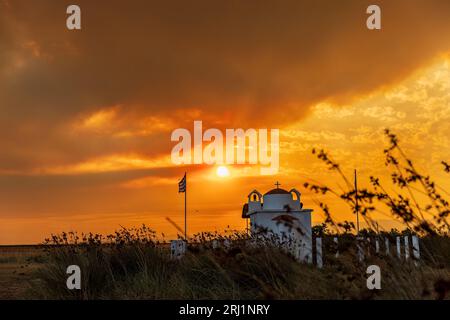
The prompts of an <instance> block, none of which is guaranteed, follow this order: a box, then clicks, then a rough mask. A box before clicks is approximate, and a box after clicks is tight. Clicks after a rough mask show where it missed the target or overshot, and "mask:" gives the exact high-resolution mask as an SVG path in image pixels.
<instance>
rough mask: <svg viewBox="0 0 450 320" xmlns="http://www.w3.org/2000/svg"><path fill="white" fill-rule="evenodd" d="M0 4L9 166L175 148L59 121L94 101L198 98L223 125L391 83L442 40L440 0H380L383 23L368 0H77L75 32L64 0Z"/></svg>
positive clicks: (441, 46) (265, 118)
mask: <svg viewBox="0 0 450 320" xmlns="http://www.w3.org/2000/svg"><path fill="white" fill-rule="evenodd" d="M1 3H2V4H1V6H2V8H1V11H0V12H1V13H0V17H1V21H0V25H1V27H2V28H1V29H0V40H1V41H0V47H1V51H0V58H1V60H0V84H1V86H0V101H1V109H2V113H1V115H0V125H1V128H2V129H1V131H2V138H1V139H0V143H1V147H2V151H3V152H5V153H4V154H2V156H1V157H0V161H2V166H3V168H4V169H8V168H10V169H11V168H13V167H15V166H18V167H21V166H32V165H33V163H35V164H36V163H41V162H47V163H51V162H70V161H72V162H76V161H82V160H84V159H87V158H90V157H93V156H95V155H101V154H108V153H120V152H130V151H134V152H141V153H149V154H156V153H163V152H167V150H169V149H170V142H169V140H168V139H167V137H168V135H167V133H165V134H162V133H160V134H155V135H150V136H149V137H139V138H136V139H116V138H113V137H111V135H108V134H105V135H103V136H92V137H90V138H88V137H87V136H82V135H80V136H79V137H76V136H75V137H74V136H69V135H64V134H63V133H62V132H63V131H64V130H65V128H66V127H67V126H68V125H69V124H70V123H71V121H72V120H73V119H74V118H76V117H79V116H80V114H89V113H90V112H94V111H95V110H99V109H102V108H107V107H110V106H114V105H121V106H122V108H121V109H120V112H121V113H122V114H123V115H124V117H126V115H127V114H132V115H133V116H134V117H135V119H139V118H140V117H144V116H149V115H153V116H156V117H157V116H165V117H174V118H176V119H177V121H178V123H179V124H180V126H185V125H186V124H188V123H190V121H191V120H193V118H198V117H199V116H190V114H191V113H189V114H188V113H187V110H192V109H196V110H199V112H200V115H201V116H200V117H201V118H207V119H211V122H213V121H214V119H216V120H220V121H221V125H224V126H232V125H234V126H243V127H255V126H263V127H274V126H278V125H282V124H283V123H286V122H289V121H293V120H297V119H299V118H301V117H303V116H305V115H306V114H307V113H308V109H309V106H311V104H313V103H316V102H318V101H322V100H329V101H338V102H342V101H348V100H350V99H352V98H354V97H357V96H360V95H361V94H364V93H368V92H370V91H372V90H375V89H377V88H380V87H381V86H386V85H390V84H392V83H395V82H396V81H398V80H400V79H402V78H404V77H405V76H406V75H408V74H410V73H411V72H412V71H414V70H415V69H417V68H419V67H420V66H422V65H424V64H425V63H427V62H428V61H429V60H430V59H432V58H433V57H435V56H436V55H437V54H439V53H440V52H447V51H448V50H449V48H450V38H449V37H448V34H449V32H450V2H449V1H447V0H435V1H414V2H411V1H406V0H403V1H395V2H394V1H378V2H377V3H378V4H379V5H380V6H381V8H382V26H383V29H382V31H369V30H367V29H366V27H365V20H366V14H365V9H366V7H367V6H368V5H369V4H371V2H369V1H356V0H355V1H347V0H343V1H298V0H290V1H257V0H250V1H242V0H239V1H238V0H226V1H222V0H220V1H209V0H199V1H138V0H133V1H95V2H94V1H86V0H80V1H77V3H78V4H79V5H80V6H81V8H82V19H83V20H82V26H83V30H82V31H68V30H66V28H65V18H66V15H65V9H66V7H67V5H69V4H72V2H69V1H53V0H43V1H39V2H38V3H37V2H36V3H30V2H29V1H24V0H23V1H22V0H15V1H8V0H7V1H5V0H4V1H3V2H1ZM129 118H130V119H131V120H130V122H129V126H133V117H129ZM144 139H148V140H147V141H148V142H144ZM149 150H153V151H149Z"/></svg>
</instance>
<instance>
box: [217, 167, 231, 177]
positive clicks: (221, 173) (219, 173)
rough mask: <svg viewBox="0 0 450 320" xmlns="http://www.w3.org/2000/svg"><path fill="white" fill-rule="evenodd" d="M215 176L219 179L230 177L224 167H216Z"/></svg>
mask: <svg viewBox="0 0 450 320" xmlns="http://www.w3.org/2000/svg"><path fill="white" fill-rule="evenodd" d="M216 174H217V176H219V177H221V178H225V177H228V176H229V175H230V171H229V170H228V168H227V167H226V166H219V167H217V171H216Z"/></svg>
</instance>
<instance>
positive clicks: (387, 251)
mask: <svg viewBox="0 0 450 320" xmlns="http://www.w3.org/2000/svg"><path fill="white" fill-rule="evenodd" d="M384 246H385V247H386V255H388V256H389V255H390V254H391V252H390V250H389V238H385V239H384Z"/></svg>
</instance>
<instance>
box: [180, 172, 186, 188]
mask: <svg viewBox="0 0 450 320" xmlns="http://www.w3.org/2000/svg"><path fill="white" fill-rule="evenodd" d="M178 192H179V193H183V192H186V173H185V174H184V177H183V179H181V180H180V182H178Z"/></svg>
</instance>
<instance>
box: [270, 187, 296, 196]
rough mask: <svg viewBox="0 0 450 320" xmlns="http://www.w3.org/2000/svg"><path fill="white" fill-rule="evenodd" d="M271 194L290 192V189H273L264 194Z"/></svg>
mask: <svg viewBox="0 0 450 320" xmlns="http://www.w3.org/2000/svg"><path fill="white" fill-rule="evenodd" d="M269 194H290V193H289V191H286V190H284V189H281V188H276V189H272V190H270V191H269V192H267V193H265V194H264V195H265V196H267V195H269Z"/></svg>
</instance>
